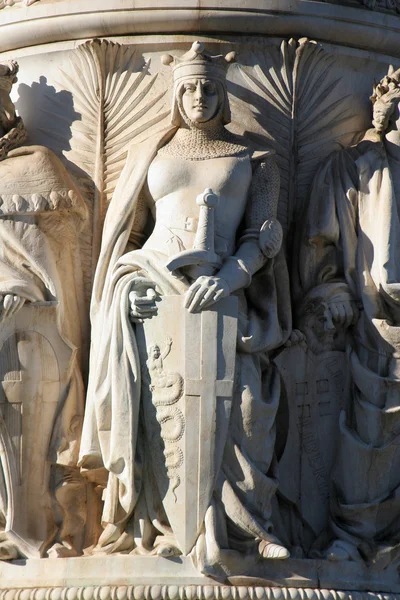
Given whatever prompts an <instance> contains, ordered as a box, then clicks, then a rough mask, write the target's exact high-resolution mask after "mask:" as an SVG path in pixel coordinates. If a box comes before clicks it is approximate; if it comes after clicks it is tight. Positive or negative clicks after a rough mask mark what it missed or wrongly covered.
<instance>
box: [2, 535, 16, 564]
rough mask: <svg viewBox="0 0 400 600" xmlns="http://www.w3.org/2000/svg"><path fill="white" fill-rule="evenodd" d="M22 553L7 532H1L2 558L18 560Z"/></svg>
mask: <svg viewBox="0 0 400 600" xmlns="http://www.w3.org/2000/svg"><path fill="white" fill-rule="evenodd" d="M17 558H21V554H20V552H19V550H18V547H17V546H16V544H13V542H10V541H9V539H8V538H7V534H5V533H2V534H0V560H16V559H17Z"/></svg>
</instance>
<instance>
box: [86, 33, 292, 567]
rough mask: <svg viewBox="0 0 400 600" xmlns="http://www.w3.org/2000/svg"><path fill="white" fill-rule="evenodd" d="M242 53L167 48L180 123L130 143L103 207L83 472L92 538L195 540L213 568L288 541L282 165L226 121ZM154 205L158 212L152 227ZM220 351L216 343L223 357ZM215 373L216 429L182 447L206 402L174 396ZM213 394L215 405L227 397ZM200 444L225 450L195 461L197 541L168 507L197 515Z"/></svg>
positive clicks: (267, 552)
mask: <svg viewBox="0 0 400 600" xmlns="http://www.w3.org/2000/svg"><path fill="white" fill-rule="evenodd" d="M233 58H234V57H233V54H232V53H231V54H229V55H227V57H223V56H217V57H212V56H210V55H208V54H207V53H205V52H204V48H203V45H202V44H201V43H199V42H196V43H194V44H193V46H192V48H191V50H190V51H189V52H188V53H186V54H185V55H183V56H182V57H180V58H175V59H173V57H171V56H169V55H168V56H165V57H163V61H164V63H165V64H172V67H173V75H174V93H173V107H172V119H171V120H172V125H171V127H169V128H168V129H167V130H166V131H163V132H162V133H160V134H159V135H158V136H154V137H153V138H152V139H150V140H148V141H146V142H144V143H142V144H141V145H140V146H138V147H132V148H131V149H130V151H129V155H128V158H127V162H126V165H125V168H124V170H123V172H122V174H121V177H120V180H119V182H118V185H117V188H116V190H115V193H114V196H113V199H112V201H111V204H110V207H109V209H108V212H107V216H106V220H105V225H104V231H103V239H102V248H101V253H100V258H99V262H98V266H97V271H96V276H95V282H94V290H93V299H92V307H91V320H92V351H91V352H92V353H91V363H90V377H89V390H88V398H87V408H86V415H85V422H84V432H83V438H82V448H81V465H82V467H83V469H84V472H86V474H87V476H88V477H89V478H91V479H92V480H93V481H95V482H97V483H99V484H102V485H103V486H106V489H105V491H104V494H103V498H104V500H105V502H104V510H103V516H102V524H103V527H104V531H103V533H102V535H101V537H100V539H99V542H98V546H97V548H95V551H98V552H129V551H133V552H135V553H153V554H158V555H162V556H169V555H174V554H180V553H183V554H188V553H189V551H191V553H192V556H193V557H195V558H196V559H197V564H198V565H199V567H200V568H201V569H202V570H203V571H206V572H210V573H213V572H214V571H213V570H214V569H218V564H219V563H220V562H221V553H223V551H231V550H237V551H249V550H251V548H254V551H255V552H259V553H260V554H261V556H264V557H268V558H274V557H275V558H286V557H287V556H288V551H287V549H286V548H284V547H283V546H282V545H281V543H280V542H279V540H277V539H276V538H275V537H274V536H273V533H272V525H271V501H272V498H273V496H274V493H275V491H276V488H277V478H276V472H275V461H274V441H275V426H274V423H275V415H276V411H277V408H278V403H279V397H280V381H279V377H278V375H277V372H276V370H275V368H273V367H272V366H271V365H270V364H269V360H268V352H269V351H271V350H273V349H275V348H276V347H278V346H279V345H281V344H282V343H284V341H285V340H286V339H287V336H288V335H289V333H290V327H291V323H290V309H289V306H288V299H289V294H288V286H287V272H286V265H285V261H284V258H283V253H282V252H281V251H280V248H281V243H282V230H281V227H280V224H279V222H278V221H277V220H276V210H277V202H278V195H279V171H278V169H277V166H276V163H275V160H274V157H273V153H272V152H270V151H266V152H254V151H252V150H251V149H249V147H248V145H247V144H246V142H245V140H244V139H243V138H242V137H240V136H236V135H233V134H232V133H230V132H229V131H228V130H227V129H226V127H225V125H226V124H227V123H229V121H230V111H229V103H228V97H227V90H226V70H227V67H228V63H229V61H231V60H232V59H233ZM149 218H152V219H153V221H154V226H153V230H152V233H151V234H150V235H148V234H147V239H146V233H145V232H146V231H148V221H149ZM171 298H172V300H171ZM232 298H234V301H233V303H234V304H235V303H236V316H235V317H233V316H232V315H233V313H230V312H229V311H230V310H231V308H229V307H228V304H229V302H231V301H232ZM171 302H175V305H174V306H175V308H171V307H172V304H171ZM224 303H225V304H224ZM226 303H228V304H226ZM224 306H226V307H227V308H226V310H225V308H224ZM168 307H169V308H168ZM221 307H222V308H221ZM224 311H225V312H224ZM213 315H214V316H213ZM193 319H195V320H193ZM196 319H197V321H196ZM199 319H201V321H200V320H199ZM197 322H198V323H202V325H201V324H200V325H199V327H198V328H196V325H195V323H197ZM184 323H186V324H187V327H192V329H191V330H190V331H191V332H192V333H191V334H190V335H189V334H188V329H186V330H185V331H186V333H185V332H184V333H180V332H182V327H183V326H184ZM207 323H208V324H207ZM229 323H231V325H229ZM231 326H232V328H231V332H230V333H229V332H228V329H229V327H231ZM185 327H186V325H185ZM213 328H214V329H213ZM236 330H237V336H236V333H234V334H233V338H232V331H236ZM156 331H157V333H155V332H156ZM163 332H164V333H163ZM210 332H214V333H210ZM150 336H152V337H151V339H150ZM157 336H158V337H157ZM180 336H181V337H180ZM156 337H157V339H155V338H156ZM225 339H226V340H227V342H226V344H225V341H223V343H222V346H223V348H222V347H221V348H220V349H218V348H217V346H216V345H217V343H218V344H219V345H220V346H221V340H225ZM182 340H183V341H182ZM199 340H200V341H201V343H200V341H199ZM232 343H233V346H232ZM201 344H202V345H201ZM183 345H184V347H185V350H184V354H183V355H182V354H180V355H179V356H181V357H182V359H181V361H179V358H174V352H175V357H177V356H178V354H177V353H178V351H179V352H181V349H182V346H183ZM200 347H201V348H202V350H201V352H202V357H203V358H201V357H199V356H198V351H199V350H198V348H200ZM231 347H233V369H231V367H229V369H231V371H232V373H231V375H232V377H231V380H230V381H228V379H226V378H225V379H224V377H222V378H221V377H220V376H219V375H218V374H217V371H216V372H215V376H214V375H212V374H210V373H211V371H210V369H212V368H215V369H217V370H219V369H220V357H222V364H223V365H224V368H225V370H227V369H228V366H229V364H231V362H232V352H231ZM210 356H211V357H212V356H215V357H217V356H218V361H219V362H218V365H214V367H213V364H212V363H213V361H212V360H211V361H210ZM200 358H201V360H200ZM230 361H231V362H230ZM214 362H215V360H214ZM183 363H185V365H188V366H184V364H183ZM200 363H201V365H202V371H201V373H200V375H198V374H197V375H196V374H194V375H193V376H192V377H191V379H190V381H189V376H188V368H191V365H197V364H200ZM231 366H232V365H231ZM221 368H222V367H221ZM185 369H186V370H185ZM207 370H208V371H207ZM206 371H207V372H208V374H207V373H206ZM217 378H218V379H220V381H216V379H217ZM204 382H205V383H207V385H209V386H211V387H209V388H208V389H211V388H213V389H216V387H217V388H218V387H219V389H220V391H219V392H217V395H219V396H221V397H223V398H225V400H224V402H223V403H222V405H221V406H224V407H225V409H223V410H222V412H223V413H224V417H223V418H222V420H221V429H220V428H219V425H218V421H217V425H216V429H215V420H214V425H213V426H212V427H210V429H209V430H208V431H206V429H204V428H203V430H202V431H203V433H202V436H200V438H201V439H200V438H199V436H198V430H196V432H195V433H194V434H193V440H192V443H191V444H187V442H186V449H187V450H185V445H184V444H183V442H182V439H183V438H182V435H184V433H183V429H184V427H185V431H186V435H188V431H189V429H190V427H192V426H193V423H194V421H196V418H194V420H193V419H192V420H191V419H190V415H189V414H188V413H186V414H183V410H184V409H183V408H182V406H183V405H182V404H179V403H180V402H181V398H182V394H183V395H186V397H187V396H190V395H192V397H195V396H196V395H197V397H198V398H199V402H203V401H204V398H206V396H207V394H206V392H205V391H204V386H203V388H202V389H203V391H196V389H199V386H200V387H201V386H202V385H203V383H204ZM189 388H190V389H191V390H192V391H190V389H189ZM149 392H150V393H149ZM207 393H208V392H207ZM211 395H212V394H211ZM149 397H150V400H149ZM207 397H209V396H207ZM148 401H149V402H150V403H151V402H152V404H153V409H154V423H155V422H156V421H157V420H158V424H159V436H161V437H162V438H163V448H164V457H165V470H166V472H167V474H168V476H169V479H170V487H169V489H168V491H167V492H165V496H164V493H163V492H162V490H161V488H162V482H161V479H162V473H161V472H160V470H159V469H158V466H157V464H156V463H157V461H158V460H159V459H158V458H157V440H156V438H155V437H154V431H153V434H152V436H151V435H150V434H149V424H148V423H149V420H150V417H149V414H150V413H149V412H148V408H146V406H147V404H148ZM212 401H213V400H212V398H211V400H210V402H211V404H210V406H211V405H212ZM228 405H229V406H230V408H229V410H228V409H227V408H226V407H227V406H228ZM186 406H187V405H186ZM193 406H194V407H196V403H194V405H193ZM202 406H204V405H202ZM213 406H216V405H213ZM167 409H168V411H169V412H168V411H167ZM212 410H214V411H216V417H215V418H216V419H218V418H219V416H218V414H217V413H218V411H219V409H218V408H213V409H212ZM224 411H225V412H224ZM203 417H204V418H205V419H207V418H209V417H210V415H209V414H208V413H204V414H203ZM203 417H201V418H200V417H199V420H202V418H203ZM224 419H225V421H224ZM202 422H203V421H202ZM200 426H201V424H199V427H200ZM213 427H214V429H213ZM153 429H154V428H153ZM193 431H194V430H193ZM221 440H222V442H223V443H222V447H221ZM172 442H174V443H175V446H174V447H172V446H171V444H172ZM199 444H200V450H201V449H202V448H204V447H206V446H207V444H208V446H210V445H214V447H215V448H216V447H217V446H218V447H220V454H221V456H220V462H219V467H218V468H211V466H212V465H207V464H204V461H203V464H202V466H201V472H200V473H199V477H202V476H203V475H204V469H207V468H208V469H209V472H210V477H212V478H213V481H212V488H211V490H209V491H210V497H209V498H208V499H207V506H206V510H205V514H204V518H201V519H200V521H199V523H198V526H199V529H198V534H197V535H196V536H195V539H194V540H193V543H192V545H193V548H188V547H186V548H183V545H182V543H181V542H180V541H179V540H180V537H179V535H178V531H177V528H178V526H179V523H178V520H176V521H173V518H174V519H175V516H174V514H173V512H174V510H175V511H179V510H181V511H182V517H181V518H182V519H186V517H185V516H184V514H185V515H186V513H185V510H186V511H188V510H189V508H188V507H186V508H185V507H182V506H181V505H180V504H179V494H180V493H181V490H182V489H185V486H188V485H189V483H188V482H189V479H190V468H189V469H187V471H186V473H187V475H186V476H185V477H186V480H185V481H186V483H185V482H183V480H182V475H181V474H180V473H181V472H180V471H179V469H180V468H181V467H180V465H181V464H182V461H186V462H187V464H188V466H189V467H190V462H188V461H189V458H188V455H187V452H189V453H190V452H192V451H193V452H194V450H195V449H196V448H197V447H198V446H199ZM201 451H202V450H201ZM185 452H186V454H185ZM193 461H194V459H193ZM196 464H198V463H196ZM193 465H194V462H193ZM196 468H197V467H196ZM194 470H195V469H194V466H193V469H192V471H194ZM160 473H161V474H160ZM194 478H196V477H195V476H194ZM206 483H207V482H206ZM191 485H192V484H191ZM206 487H207V485H206ZM209 487H210V486H209V485H208V487H207V490H206V489H205V490H203V492H204V495H206V494H208V493H209V491H208V489H209ZM188 489H189V488H188V487H186V490H188ZM200 491H201V490H200ZM203 501H204V498H203V499H202V500H201V502H203ZM199 502H200V500H199ZM174 503H175V508H174ZM171 507H172V508H171ZM169 511H171V512H169ZM189 512H190V511H189ZM183 513H184V514H183ZM169 514H171V515H172V516H171V517H170V516H169ZM189 517H190V514H189ZM189 517H188V518H189ZM178 538H179V539H178Z"/></svg>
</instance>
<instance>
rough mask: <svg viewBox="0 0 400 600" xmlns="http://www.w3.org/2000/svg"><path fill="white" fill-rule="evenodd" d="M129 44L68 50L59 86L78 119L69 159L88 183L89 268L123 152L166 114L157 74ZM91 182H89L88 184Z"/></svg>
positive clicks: (88, 44)
mask: <svg viewBox="0 0 400 600" xmlns="http://www.w3.org/2000/svg"><path fill="white" fill-rule="evenodd" d="M149 71H150V63H149V62H147V63H146V62H144V61H143V58H142V57H141V54H140V53H139V52H138V51H137V50H136V49H135V48H134V47H132V46H124V45H121V44H116V43H113V42H110V41H107V40H102V41H100V40H93V41H89V42H86V43H84V44H82V45H80V46H78V48H77V50H76V51H75V52H74V53H72V58H71V68H70V69H69V70H68V72H64V71H62V75H63V84H62V85H63V88H64V89H66V90H67V91H69V92H70V93H71V94H72V96H73V100H74V109H75V111H76V112H77V113H79V115H80V119H78V120H76V121H74V123H73V124H72V127H71V134H72V137H71V142H70V147H71V150H70V151H69V152H68V153H67V155H66V156H67V158H68V160H69V161H70V162H72V163H74V164H75V165H77V166H78V167H79V168H80V169H81V170H82V171H83V172H85V173H86V174H87V175H88V178H89V179H90V181H91V182H93V183H92V190H93V192H92V219H91V221H92V223H91V229H92V235H91V244H90V245H91V255H92V257H91V263H92V265H91V266H92V271H93V270H94V268H95V266H96V261H97V257H98V253H99V248H100V242H101V232H102V225H103V220H104V216H105V213H106V211H107V208H108V205H109V202H110V200H111V197H112V194H113V192H114V189H115V186H116V183H117V181H118V178H119V176H120V173H121V171H122V168H123V166H124V163H125V159H126V156H127V150H128V146H129V144H130V143H131V142H132V141H134V140H135V139H136V138H138V136H139V135H140V134H143V133H146V135H147V134H148V135H150V134H151V132H152V129H153V128H155V127H156V126H159V124H160V123H161V122H162V121H163V120H164V119H165V118H166V117H167V115H168V114H169V112H168V110H166V107H165V104H164V101H163V98H164V94H165V90H161V91H157V89H155V82H156V79H157V75H151V74H150V72H149ZM89 186H90V183H89Z"/></svg>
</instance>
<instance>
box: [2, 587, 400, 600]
mask: <svg viewBox="0 0 400 600" xmlns="http://www.w3.org/2000/svg"><path fill="white" fill-rule="evenodd" d="M44 599H45V600H64V599H67V600H399V599H400V594H385V593H373V592H353V591H335V590H328V589H315V590H313V589H297V588H279V587H263V586H245V585H243V586H239V585H238V586H226V585H126V586H85V587H52V588H46V587H41V588H32V589H21V588H13V589H8V590H0V600H44Z"/></svg>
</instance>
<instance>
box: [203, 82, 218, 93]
mask: <svg viewBox="0 0 400 600" xmlns="http://www.w3.org/2000/svg"><path fill="white" fill-rule="evenodd" d="M203 90H204V93H205V95H206V96H212V95H213V94H215V92H216V87H215V83H213V82H212V81H206V83H205V84H204V86H203Z"/></svg>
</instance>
